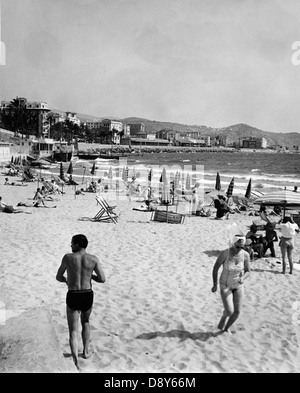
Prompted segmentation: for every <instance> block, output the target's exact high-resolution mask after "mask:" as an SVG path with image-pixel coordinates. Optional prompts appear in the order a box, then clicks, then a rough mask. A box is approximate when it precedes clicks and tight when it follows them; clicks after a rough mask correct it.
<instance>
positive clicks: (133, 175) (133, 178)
mask: <svg viewBox="0 0 300 393" xmlns="http://www.w3.org/2000/svg"><path fill="white" fill-rule="evenodd" d="M127 169H128V168H127ZM131 178H132V181H135V179H136V172H135V168H133V171H132V176H131Z"/></svg>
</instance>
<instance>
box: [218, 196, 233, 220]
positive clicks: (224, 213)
mask: <svg viewBox="0 0 300 393" xmlns="http://www.w3.org/2000/svg"><path fill="white" fill-rule="evenodd" d="M214 205H215V208H216V209H217V213H216V219H219V220H222V219H224V218H225V217H226V218H227V219H228V216H229V213H232V211H231V209H230V207H229V206H228V204H227V203H226V199H225V197H223V196H222V195H219V196H218V199H215V201H214Z"/></svg>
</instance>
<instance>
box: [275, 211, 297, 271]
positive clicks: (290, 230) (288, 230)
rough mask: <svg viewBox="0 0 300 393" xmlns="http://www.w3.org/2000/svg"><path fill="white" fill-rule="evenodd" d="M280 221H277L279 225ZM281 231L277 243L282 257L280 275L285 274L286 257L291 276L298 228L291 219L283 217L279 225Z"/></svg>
mask: <svg viewBox="0 0 300 393" xmlns="http://www.w3.org/2000/svg"><path fill="white" fill-rule="evenodd" d="M280 222H281V220H280V221H279V223H280ZM279 229H280V230H281V235H282V236H281V239H280V242H279V245H280V250H281V256H282V273H283V274H285V272H286V256H287V257H288V261H289V265H290V274H293V267H294V264H293V249H294V237H295V235H296V233H299V226H298V224H296V223H295V222H294V220H293V219H292V217H288V216H285V217H284V218H283V220H282V223H281V224H279Z"/></svg>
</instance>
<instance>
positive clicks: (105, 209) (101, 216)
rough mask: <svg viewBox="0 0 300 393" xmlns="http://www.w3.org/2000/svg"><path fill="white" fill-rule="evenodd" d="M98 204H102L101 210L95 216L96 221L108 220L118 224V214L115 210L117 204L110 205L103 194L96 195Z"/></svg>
mask: <svg viewBox="0 0 300 393" xmlns="http://www.w3.org/2000/svg"><path fill="white" fill-rule="evenodd" d="M96 201H97V205H100V210H99V211H98V213H97V214H96V215H95V217H94V221H106V222H110V221H111V222H113V223H114V224H117V222H118V215H117V214H116V213H115V212H114V209H115V208H116V206H110V205H109V204H108V203H107V202H106V200H105V199H104V198H103V196H101V195H97V196H96Z"/></svg>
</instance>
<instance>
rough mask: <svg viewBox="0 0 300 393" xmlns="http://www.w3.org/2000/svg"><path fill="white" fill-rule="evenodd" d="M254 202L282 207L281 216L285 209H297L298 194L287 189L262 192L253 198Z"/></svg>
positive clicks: (299, 195)
mask: <svg viewBox="0 0 300 393" xmlns="http://www.w3.org/2000/svg"><path fill="white" fill-rule="evenodd" d="M254 204H256V205H261V204H264V205H265V206H280V207H282V208H283V217H284V216H285V211H286V210H299V208H300V194H298V193H297V192H293V191H289V190H280V191H275V192H271V193H268V194H264V195H262V196H260V197H259V198H257V199H255V201H254Z"/></svg>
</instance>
